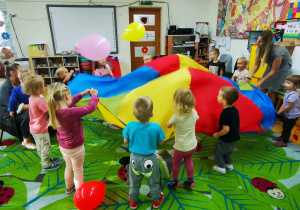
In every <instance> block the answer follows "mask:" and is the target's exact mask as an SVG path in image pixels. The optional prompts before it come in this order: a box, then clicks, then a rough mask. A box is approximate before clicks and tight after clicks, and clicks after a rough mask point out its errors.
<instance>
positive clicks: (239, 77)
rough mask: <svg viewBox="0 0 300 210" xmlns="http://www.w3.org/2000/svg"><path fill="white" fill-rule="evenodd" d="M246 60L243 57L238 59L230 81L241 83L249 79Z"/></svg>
mask: <svg viewBox="0 0 300 210" xmlns="http://www.w3.org/2000/svg"><path fill="white" fill-rule="evenodd" d="M247 65H248V60H247V59H246V58H245V57H242V58H239V59H238V61H237V68H238V70H235V72H234V73H233V75H232V77H231V80H232V81H235V82H243V81H244V80H246V79H247V78H248V77H249V71H248V70H247V69H246V67H247Z"/></svg>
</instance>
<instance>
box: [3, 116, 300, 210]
mask: <svg viewBox="0 0 300 210" xmlns="http://www.w3.org/2000/svg"><path fill="white" fill-rule="evenodd" d="M82 123H83V126H84V131H85V137H86V142H85V149H86V156H85V163H84V178H85V182H87V181H91V180H101V181H103V182H105V183H106V189H107V190H106V195H105V198H104V200H103V202H102V203H101V205H100V206H99V207H98V208H97V209H130V208H129V201H128V191H129V188H128V187H127V186H126V183H125V181H123V180H121V179H120V178H119V176H118V170H119V169H120V167H121V166H122V165H120V163H119V160H120V159H121V158H122V157H125V156H129V154H130V153H129V151H128V147H127V145H124V144H123V137H122V131H121V130H112V129H110V128H109V127H107V126H104V125H102V124H101V123H99V122H92V121H88V120H84V121H82ZM272 135H276V134H275V133H268V134H266V135H262V134H244V135H242V138H241V140H240V141H239V142H238V143H237V146H236V150H235V152H234V153H233V164H234V167H235V169H234V171H229V172H227V174H226V175H221V174H219V173H217V172H215V171H214V170H212V168H211V166H212V164H214V160H213V147H214V144H215V141H216V139H214V138H212V137H208V136H204V135H199V136H201V138H202V141H201V143H202V145H203V148H202V150H201V151H198V152H196V153H195V155H194V158H193V161H194V165H195V177H194V180H195V184H196V187H194V188H193V189H189V188H183V187H181V186H183V184H182V185H181V186H180V187H179V188H176V189H175V190H169V189H168V188H167V187H165V189H164V190H163V192H164V195H165V199H164V202H163V203H162V205H161V209H172V210H173V209H189V210H190V209H213V210H215V209H255V210H257V209H264V210H267V209H278V210H279V209H295V210H296V209H300V199H299V196H300V170H299V166H300V147H299V146H298V145H295V144H293V143H289V145H288V147H287V148H276V147H274V146H273V141H272V140H270V139H271V137H272ZM51 141H52V150H51V154H50V155H51V156H52V157H55V156H58V157H62V155H61V153H60V151H59V147H58V142H57V140H56V137H55V135H52V137H51ZM173 143H174V140H170V141H167V142H166V143H165V144H164V145H162V146H159V151H158V152H157V156H158V159H159V163H160V167H161V169H162V171H163V179H164V184H165V185H166V184H167V182H168V181H169V180H170V177H171V176H170V175H171V170H172V155H173V146H172V145H173ZM0 153H1V154H0V155H1V156H0V174H1V175H0V176H1V178H0V180H2V181H4V185H3V187H2V188H1V192H2V193H0V205H2V206H1V207H6V209H55V208H56V209H57V208H58V209H76V207H75V206H74V204H73V195H69V196H67V195H66V194H65V183H64V168H65V163H64V162H63V163H62V167H61V168H60V169H59V170H57V171H49V172H48V173H44V172H43V171H42V167H41V164H39V162H40V158H39V157H38V155H37V153H36V152H35V151H29V150H22V148H21V144H20V141H18V140H17V141H16V143H14V144H13V145H11V146H8V147H7V148H5V149H3V150H0ZM186 178H187V177H186V170H185V167H184V165H182V167H181V171H180V174H179V180H180V182H183V181H184V180H186ZM255 178H260V180H268V181H266V183H265V184H260V186H259V187H257V186H256V187H254V186H253V183H254V181H257V180H258V179H255ZM274 186H275V187H274ZM269 187H273V188H269ZM11 188H13V190H12V189H11ZM8 189H9V190H8ZM267 189H271V190H273V189H276V190H275V191H276V192H277V191H282V192H283V193H284V199H276V198H273V197H271V196H270V195H269V194H267V193H266V190H267ZM273 191H274V190H273ZM273 191H272V192H273ZM12 192H13V193H12ZM268 192H269V191H268ZM7 193H10V196H8V197H9V198H10V200H9V201H8V202H7V203H5V199H7V197H5V196H6V194H7ZM148 193H149V188H148V186H147V184H146V180H145V179H143V185H142V188H141V194H140V201H139V205H138V209H151V205H152V200H151V198H149V196H148ZM11 196H12V197H11ZM275 197H276V195H275ZM3 203H5V204H3Z"/></svg>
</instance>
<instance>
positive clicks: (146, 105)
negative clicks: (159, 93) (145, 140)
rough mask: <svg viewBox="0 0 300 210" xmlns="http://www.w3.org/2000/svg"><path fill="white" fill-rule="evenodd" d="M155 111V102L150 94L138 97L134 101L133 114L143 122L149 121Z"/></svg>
mask: <svg viewBox="0 0 300 210" xmlns="http://www.w3.org/2000/svg"><path fill="white" fill-rule="evenodd" d="M152 111H153V102H152V100H151V98H149V97H148V96H141V97H138V98H137V99H136V100H135V101H134V103H133V114H134V116H135V117H136V119H137V120H138V121H140V122H142V123H145V122H147V121H148V120H149V119H150V117H151V114H152Z"/></svg>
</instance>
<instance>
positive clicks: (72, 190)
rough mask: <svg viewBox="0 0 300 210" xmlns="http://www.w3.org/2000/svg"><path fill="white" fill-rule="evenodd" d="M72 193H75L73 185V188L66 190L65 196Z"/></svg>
mask: <svg viewBox="0 0 300 210" xmlns="http://www.w3.org/2000/svg"><path fill="white" fill-rule="evenodd" d="M73 192H75V185H73V187H71V188H69V189H66V194H67V195H71V194H72V193H73Z"/></svg>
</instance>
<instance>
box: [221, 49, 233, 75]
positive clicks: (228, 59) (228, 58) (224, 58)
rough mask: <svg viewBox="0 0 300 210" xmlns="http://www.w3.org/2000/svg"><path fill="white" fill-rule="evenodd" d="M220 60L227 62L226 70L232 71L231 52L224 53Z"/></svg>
mask: <svg viewBox="0 0 300 210" xmlns="http://www.w3.org/2000/svg"><path fill="white" fill-rule="evenodd" d="M219 61H221V62H224V63H225V72H229V73H232V57H231V55H229V54H222V55H221V56H220V59H219Z"/></svg>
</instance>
